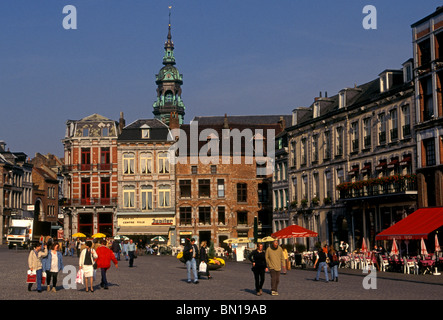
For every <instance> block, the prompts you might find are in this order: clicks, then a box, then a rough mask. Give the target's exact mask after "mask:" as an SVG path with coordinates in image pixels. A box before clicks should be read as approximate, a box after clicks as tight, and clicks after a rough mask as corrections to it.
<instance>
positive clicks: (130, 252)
mask: <svg viewBox="0 0 443 320" xmlns="http://www.w3.org/2000/svg"><path fill="white" fill-rule="evenodd" d="M136 249H137V248H136V246H135V243H134V241H132V239H129V244H128V256H129V267H130V268H132V267H133V266H134V259H135V257H136V256H135V250H136Z"/></svg>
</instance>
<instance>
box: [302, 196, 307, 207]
mask: <svg viewBox="0 0 443 320" xmlns="http://www.w3.org/2000/svg"><path fill="white" fill-rule="evenodd" d="M301 205H302V207H306V206H307V205H308V199H306V198H305V199H302V200H301Z"/></svg>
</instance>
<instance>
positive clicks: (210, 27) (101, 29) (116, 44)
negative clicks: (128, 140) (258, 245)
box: [0, 0, 441, 157]
mask: <svg viewBox="0 0 443 320" xmlns="http://www.w3.org/2000/svg"><path fill="white" fill-rule="evenodd" d="M66 5H74V6H75V7H76V9H77V26H78V29H77V30H65V29H64V28H63V26H62V21H63V18H64V17H65V15H64V14H63V13H62V10H63V7H64V6H66ZM169 5H172V6H173V8H172V39H173V41H174V45H175V57H176V61H177V65H176V66H177V68H178V69H179V71H180V73H182V74H183V81H184V84H183V87H182V90H183V93H182V98H183V100H184V103H185V106H186V116H185V122H186V123H189V121H190V120H191V119H192V118H193V117H194V116H204V115H223V114H225V113H227V114H230V115H240V114H242V115H247V114H262V115H263V114H290V113H291V111H292V109H294V108H295V107H297V106H309V105H310V104H311V103H312V101H313V99H314V97H315V96H318V94H319V92H320V91H322V92H325V91H327V92H328V95H329V96H332V95H335V94H336V93H337V92H338V91H339V90H341V89H342V88H345V87H350V86H353V85H354V84H362V83H365V82H368V81H371V80H373V79H375V78H376V77H377V76H378V74H379V73H380V72H382V71H383V70H385V69H395V68H400V67H401V65H402V63H403V62H405V61H406V60H408V59H409V58H411V57H412V45H411V42H412V33H411V28H410V26H411V24H412V23H414V22H416V21H418V20H420V19H421V18H423V17H425V16H427V15H428V14H431V13H432V12H434V10H435V9H436V7H437V6H439V5H441V1H434V0H426V1H411V0H404V1H400V0H395V1H394V0H390V1H386V0H372V1H370V0H366V1H359V0H336V1H330V0H329V1H328V0H315V1H308V0H277V1H269V0H218V1H214V0H175V1H173V0H168V1H167V0H2V1H1V2H0V109H1V113H0V140H4V141H5V142H6V143H7V147H9V148H10V149H11V151H22V152H25V153H27V154H28V155H29V156H30V157H34V155H35V153H36V152H39V153H42V154H46V153H53V154H55V155H57V156H63V145H62V143H61V140H62V139H63V138H64V134H65V124H66V121H67V120H68V119H72V120H77V119H81V118H83V117H86V116H88V115H90V114H93V113H98V114H101V115H103V116H105V117H108V118H111V119H114V120H118V117H119V114H120V112H121V111H123V112H124V115H125V119H126V123H130V122H132V121H134V120H136V119H139V118H152V117H153V114H152V104H153V102H154V101H155V98H156V85H155V74H156V73H158V71H159V70H160V68H161V67H162V57H163V44H164V42H165V40H166V36H167V27H168V6H169ZM366 5H374V6H375V7H376V8H377V29H376V30H365V29H364V28H363V26H362V21H363V19H364V17H365V14H363V13H362V11H363V7H365V6H366Z"/></svg>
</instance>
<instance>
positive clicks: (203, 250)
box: [198, 241, 212, 279]
mask: <svg viewBox="0 0 443 320" xmlns="http://www.w3.org/2000/svg"><path fill="white" fill-rule="evenodd" d="M207 246H208V243H207V242H206V241H202V243H201V245H200V256H199V258H200V259H199V260H200V264H201V263H202V262H204V263H206V272H204V274H205V275H206V276H207V277H208V279H212V276H211V275H210V274H209V265H208V262H209V256H208V254H207V252H206V250H207ZM200 264H199V266H200ZM200 275H201V273H200V272H199V273H198V279H200Z"/></svg>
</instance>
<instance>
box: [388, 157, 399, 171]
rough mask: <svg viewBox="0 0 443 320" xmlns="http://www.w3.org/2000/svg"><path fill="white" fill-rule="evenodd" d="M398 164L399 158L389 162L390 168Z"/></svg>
mask: <svg viewBox="0 0 443 320" xmlns="http://www.w3.org/2000/svg"><path fill="white" fill-rule="evenodd" d="M397 165H398V159H394V160H392V161H391V162H389V164H388V168H389V169H392V168H394V167H395V166H397Z"/></svg>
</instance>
